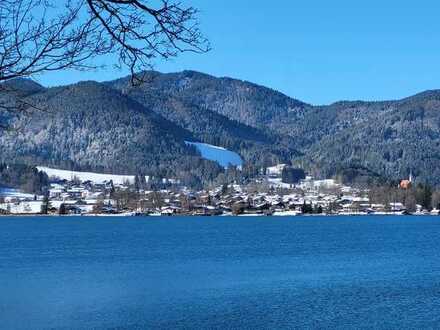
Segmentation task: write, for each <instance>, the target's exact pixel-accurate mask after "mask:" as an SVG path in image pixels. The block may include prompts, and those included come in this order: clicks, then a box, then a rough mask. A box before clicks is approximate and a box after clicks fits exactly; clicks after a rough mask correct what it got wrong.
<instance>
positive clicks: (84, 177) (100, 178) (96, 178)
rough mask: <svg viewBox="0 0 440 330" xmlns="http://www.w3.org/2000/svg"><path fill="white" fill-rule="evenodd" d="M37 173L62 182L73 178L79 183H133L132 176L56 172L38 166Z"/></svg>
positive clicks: (55, 170)
mask: <svg viewBox="0 0 440 330" xmlns="http://www.w3.org/2000/svg"><path fill="white" fill-rule="evenodd" d="M37 168H38V170H39V171H42V172H45V173H46V174H47V175H48V176H49V177H58V178H60V179H62V180H72V179H74V178H75V177H76V178H78V179H79V180H81V181H92V182H94V183H98V184H99V183H103V182H104V181H110V180H113V183H114V184H123V183H124V182H126V181H129V182H134V176H133V175H115V174H102V173H93V172H76V171H67V170H57V169H54V168H49V167H44V166H38V167H37Z"/></svg>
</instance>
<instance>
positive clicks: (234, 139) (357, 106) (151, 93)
mask: <svg viewBox="0 0 440 330" xmlns="http://www.w3.org/2000/svg"><path fill="white" fill-rule="evenodd" d="M145 78H146V79H145V83H144V84H142V85H140V86H133V85H132V84H131V77H129V76H128V77H122V78H119V79H115V80H112V81H107V82H91V81H88V82H79V83H77V84H72V85H67V86H61V87H51V88H44V87H43V90H39V91H38V90H37V91H36V92H35V93H31V95H30V96H27V98H28V99H29V101H32V102H37V103H38V104H41V105H46V106H48V105H49V108H51V109H57V107H58V108H59V109H58V110H54V111H55V113H57V114H58V116H60V113H61V114H64V115H68V118H69V120H70V121H71V122H70V125H71V124H72V123H73V122H74V123H75V126H74V129H73V130H72V127H70V126H69V125H67V127H68V128H69V129H70V131H69V132H71V134H72V136H64V137H63V138H62V139H61V140H59V141H58V140H57V137H53V139H54V141H58V145H64V146H67V145H72V146H74V147H75V146H76V147H77V151H78V154H81V155H84V154H85V155H89V156H90V150H89V149H87V148H88V147H89V146H88V144H87V143H85V144H84V143H80V142H78V141H76V140H79V141H83V142H84V141H90V139H93V138H96V136H99V138H102V139H104V140H105V141H107V142H106V143H109V145H110V146H111V148H113V149H112V150H113V153H112V152H110V151H109V150H108V149H106V147H105V146H103V145H101V144H100V143H98V142H96V141H95V142H96V143H97V145H98V147H97V150H98V151H99V150H101V152H102V151H105V152H107V153H108V154H109V155H111V157H110V156H108V157H107V158H106V160H105V161H104V160H102V161H101V163H102V164H101V165H100V166H103V168H106V170H114V171H120V169H121V168H122V164H123V163H124V162H125V163H126V164H128V167H131V168H132V169H138V170H139V171H148V170H151V169H154V170H153V172H155V173H160V175H174V176H180V177H187V173H188V172H190V173H191V178H187V179H188V181H191V180H192V179H194V177H196V176H197V172H206V173H205V174H206V175H204V176H205V177H204V178H201V177H199V178H197V180H196V181H198V182H199V183H201V182H203V181H206V180H211V179H213V178H215V177H217V176H218V175H220V174H221V172H222V170H221V169H219V168H218V167H216V164H212V163H210V162H206V161H204V160H203V159H201V157H200V154H198V153H197V151H196V150H194V149H191V148H189V147H188V146H185V145H184V142H183V141H184V140H188V139H189V140H192V141H197V142H202V143H209V144H212V145H218V146H220V147H224V148H227V149H230V150H232V151H234V152H238V153H239V154H240V155H241V156H242V157H243V159H244V160H245V164H246V165H247V166H248V167H249V166H250V167H256V168H260V167H267V166H271V165H274V164H276V163H281V162H284V163H292V164H294V165H296V166H300V167H304V168H305V169H306V170H308V171H309V173H311V174H313V175H315V176H318V177H332V176H337V175H338V173H339V172H340V171H341V169H345V168H350V167H353V168H366V169H369V170H371V171H372V172H374V173H378V174H380V175H383V176H385V177H389V178H391V179H397V178H399V177H405V176H407V175H408V173H409V171H410V170H412V171H413V173H414V174H415V175H416V176H417V177H418V179H419V180H420V181H429V182H432V183H433V184H440V179H438V178H440V172H439V171H440V170H437V168H439V169H440V159H439V157H437V156H436V155H437V153H438V151H439V150H440V149H439V148H440V111H439V110H440V90H427V91H424V92H421V93H417V94H415V95H412V96H409V97H406V98H402V99H400V100H394V101H393V100H390V101H339V102H335V103H332V104H330V105H320V106H314V105H310V104H307V103H305V102H302V101H300V100H297V99H294V98H291V97H289V96H287V95H285V94H283V93H281V92H278V91H275V90H273V89H270V88H267V87H264V86H260V85H257V84H253V83H251V82H247V81H243V80H238V79H233V78H228V77H220V78H217V77H214V76H212V75H208V74H204V73H200V72H197V71H190V70H188V71H182V72H178V73H165V74H162V73H160V72H157V71H148V72H146V73H145ZM103 88H106V93H107V94H106V93H103V94H101V92H100V91H102V89H103ZM60 91H62V93H64V94H62V95H59V92H60ZM63 98H64V100H62V99H63ZM118 99H120V100H123V101H120V102H123V104H122V105H118V102H119V101H118ZM109 100H112V101H111V102H109ZM69 109H70V110H69ZM93 109H94V110H93ZM121 109H122V110H121ZM92 110H93V111H92ZM135 110H136V111H135ZM87 111H89V113H88V112H87ZM33 116H37V117H38V115H33ZM81 116H82V117H81ZM88 116H89V117H88ZM130 116H133V118H136V120H133V119H131V120H130V119H129V117H130ZM139 116H140V117H139ZM92 118H93V120H92ZM99 118H103V119H102V120H103V121H104V123H102V124H101V125H103V126H105V127H106V129H107V130H108V131H114V132H113V133H114V134H115V135H114V136H115V137H118V136H121V135H120V134H122V136H124V138H119V140H118V141H116V140H117V139H116V140H115V139H112V138H111V137H110V136H105V137H104V136H103V135H102V132H101V133H99V132H100V131H99V127H100V125H98V126H97V127H92V125H90V123H88V121H96V120H98V119H99ZM36 119H38V118H35V117H34V120H35V122H34V123H33V125H30V126H26V125H25V123H24V122H22V121H21V120H19V119H15V120H17V121H18V122H19V123H21V124H22V125H24V126H25V127H26V128H27V129H30V130H31V131H32V129H33V131H34V132H35V131H36V128H35V127H38V129H41V128H44V120H43V119H41V118H40V119H38V120H36ZM44 119H45V120H47V121H48V122H49V123H50V120H51V119H50V118H44ZM81 120H82V122H81ZM62 123H63V121H62V120H61V119H60V118H59V117H58V118H57V125H55V126H56V129H55V131H56V132H57V134H59V135H63V131H62V127H63V125H62ZM38 125H40V126H38ZM143 125H144V126H143ZM130 126H131V128H130ZM133 128H136V129H137V130H138V131H136V129H133ZM46 131H47V128H46ZM101 131H102V129H101ZM84 132H86V133H84ZM121 132H124V133H121ZM139 132H142V134H144V136H145V137H149V138H150V140H148V139H147V141H144V140H142V138H141V136H140V133H139ZM52 133H53V132H52ZM98 133H99V134H101V135H99V134H98ZM156 133H157V134H156ZM41 134H42V133H39V134H37V135H36V136H37V138H41V136H42V135H41ZM47 134H49V133H47ZM118 134H119V135H118ZM27 137H28V138H29V139H30V141H32V139H34V140H35V138H34V137H32V136H28V135H27ZM16 138H17V139H18V140H17V141H21V142H22V140H20V138H19V137H16ZM99 138H98V139H99ZM124 139H125V140H124ZM12 140H13V139H12ZM12 140H8V141H6V140H5V138H4V137H2V139H1V140H0V148H1V149H5V148H6V147H5V144H6V146H8V145H9V146H10V145H11V144H12ZM43 140H44V139H43ZM160 141H163V143H162V144H160V145H161V149H160V152H159V151H158V150H157V148H156V147H155V146H154V144H155V143H156V144H157V143H160ZM7 142H8V143H9V144H8V143H7ZM39 142H41V140H39ZM118 143H119V144H118ZM123 143H128V144H129V145H131V146H132V147H130V148H132V149H130V148H129V149H130V152H131V154H130V153H128V152H127V151H124V149H121V148H122V145H123ZM19 145H20V146H23V147H24V146H26V148H25V150H27V152H28V153H30V154H32V152H36V153H37V154H38V153H40V154H41V153H45V154H46V157H50V155H51V153H53V152H54V150H58V149H59V147H58V146H57V145H50V143H49V144H46V151H45V152H43V150H40V149H41V148H40V149H38V148H37V149H38V150H37V151H35V148H34V149H32V148H31V147H29V146H28V145H26V144H24V145H23V144H19ZM78 145H80V147H78ZM421 146H422V147H421ZM57 148H58V149H57ZM78 148H79V149H78ZM100 148H101V149H100ZM6 149H7V148H6ZM75 150H76V149H75ZM142 150H143V151H145V150H150V151H151V152H153V153H156V155H155V156H153V155H149V156H148V157H147V156H145V155H143V151H142ZM98 151H96V150H95V151H94V152H98ZM116 151H118V152H116ZM8 152H9V153H8V155H10V156H13V151H12V150H9V151H8ZM61 154H62V156H60V155H58V156H56V157H55V159H58V160H59V161H60V164H61V163H62V162H63V161H66V162H69V161H72V163H77V162H79V163H81V162H82V163H83V164H85V166H86V167H88V166H91V165H92V164H91V160H92V159H93V157H92V158H90V157H89V156H87V157H89V158H90V159H89V160H88V161H87V162H85V161H84V158H82V159H77V158H75V155H73V154H69V153H68V152H67V149H66V150H64V151H63V152H62V153H61ZM121 154H124V155H125V156H124V162H121V161H120V162H119V165H110V164H113V163H114V159H117V158H118V155H121ZM129 154H130V155H132V156H133V157H134V159H133V160H129V159H128V158H129ZM173 154H174V155H173ZM83 157H84V156H83ZM87 157H86V158H87ZM30 158H32V157H30ZM64 158H65V159H64ZM98 159H99V157H98ZM181 159H187V160H188V159H192V161H193V164H190V162H188V163H186V161H183V163H185V165H182V164H179V160H181ZM28 160H29V159H28ZM126 164H125V165H124V166H125V167H124V168H125V169H127V165H126ZM142 164H143V165H142ZM48 165H52V166H53V165H55V164H53V163H52V164H48ZM71 166H73V165H71ZM75 166H76V165H75ZM171 167H172V168H171ZM204 169H209V170H207V171H205V170H204ZM252 171H255V169H254V170H252ZM252 171H251V172H252ZM208 172H209V173H210V174H207V173H208Z"/></svg>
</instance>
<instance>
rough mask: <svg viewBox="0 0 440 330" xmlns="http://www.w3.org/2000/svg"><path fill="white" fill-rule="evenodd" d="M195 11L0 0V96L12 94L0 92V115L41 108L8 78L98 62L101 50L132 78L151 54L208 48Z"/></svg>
mask: <svg viewBox="0 0 440 330" xmlns="http://www.w3.org/2000/svg"><path fill="white" fill-rule="evenodd" d="M197 14H198V11H197V10H196V9H195V8H193V7H187V6H184V5H183V4H182V3H181V2H178V1H175V0H155V1H153V0H0V96H1V95H2V94H3V95H5V94H10V95H14V98H12V99H13V101H11V98H9V97H8V95H6V97H0V116H1V113H12V112H14V111H15V112H23V111H26V110H29V109H33V110H35V109H37V110H44V109H41V108H39V107H37V106H35V105H33V104H31V103H30V102H28V101H26V100H25V98H20V97H18V96H17V95H16V93H15V91H14V90H11V89H10V88H8V87H7V86H6V85H5V84H4V83H5V82H7V81H9V80H11V79H15V78H23V77H33V76H35V75H38V74H42V73H45V72H50V71H59V70H64V69H77V70H89V69H97V68H101V67H103V65H100V64H98V61H97V58H98V57H104V56H105V59H106V62H110V64H113V65H115V66H116V67H118V68H122V67H126V68H128V69H129V70H130V72H131V76H132V82H133V83H136V82H139V81H143V75H142V74H141V73H142V72H143V71H144V70H146V69H151V68H152V66H153V64H154V61H155V60H156V59H165V60H167V59H170V58H173V57H176V56H178V55H179V54H180V53H184V52H195V53H204V52H207V51H209V50H210V45H209V42H208V40H207V39H205V38H204V37H203V35H202V34H201V32H200V30H199V27H198V21H197ZM109 59H110V60H109ZM5 100H6V101H5ZM0 125H2V124H0Z"/></svg>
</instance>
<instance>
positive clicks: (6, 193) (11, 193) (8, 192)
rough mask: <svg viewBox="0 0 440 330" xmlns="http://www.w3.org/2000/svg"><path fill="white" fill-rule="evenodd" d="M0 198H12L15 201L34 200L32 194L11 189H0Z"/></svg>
mask: <svg viewBox="0 0 440 330" xmlns="http://www.w3.org/2000/svg"><path fill="white" fill-rule="evenodd" d="M0 197H13V198H17V199H26V198H27V199H29V198H34V195H33V194H26V193H23V192H21V191H20V190H18V189H13V188H0Z"/></svg>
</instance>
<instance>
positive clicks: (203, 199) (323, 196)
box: [0, 164, 439, 216]
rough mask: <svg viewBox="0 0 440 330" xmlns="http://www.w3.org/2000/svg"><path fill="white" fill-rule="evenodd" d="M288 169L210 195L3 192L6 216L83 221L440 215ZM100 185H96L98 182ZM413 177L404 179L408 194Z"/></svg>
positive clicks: (75, 184) (170, 187) (81, 186)
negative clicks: (292, 174) (290, 178)
mask: <svg viewBox="0 0 440 330" xmlns="http://www.w3.org/2000/svg"><path fill="white" fill-rule="evenodd" d="M284 166H285V165H282V164H281V165H277V166H274V167H271V168H268V169H267V171H266V173H265V175H263V176H261V177H259V178H257V179H254V180H252V181H250V182H248V183H247V184H245V185H239V184H229V185H226V184H224V185H222V186H219V187H213V188H212V189H209V190H202V191H191V190H190V189H188V188H186V187H182V186H180V185H179V184H178V182H172V181H164V187H163V188H161V189H158V190H145V189H139V188H135V187H134V185H133V184H132V183H130V181H129V180H128V179H127V178H125V180H124V181H121V180H119V181H118V180H115V181H116V182H114V181H113V180H112V179H110V180H105V179H104V178H105V176H104V175H101V174H100V175H101V176H102V177H101V180H100V181H99V182H94V181H92V180H86V178H87V176H84V175H83V176H82V177H81V178H80V177H78V176H76V175H73V174H72V177H71V179H66V178H64V179H61V178H59V177H57V176H52V177H51V181H50V182H51V183H50V187H49V189H48V190H47V194H45V195H34V194H26V193H22V192H20V191H17V190H15V189H3V190H2V191H1V194H0V213H1V214H2V215H82V216H112V215H116V216H136V215H137V216H173V215H180V216H186V215H187V216H189V215H196V216H220V215H225V216H227V215H240V216H296V215H372V214H377V215H387V214H390V215H406V214H416V215H438V214H439V210H438V209H437V208H433V209H432V210H428V209H424V208H423V207H422V205H418V204H417V205H415V210H413V211H411V212H410V211H409V210H407V208H406V207H405V204H404V203H402V201H400V200H397V199H396V200H392V201H389V202H386V203H375V202H374V201H373V200H372V198H371V192H370V190H369V189H360V188H354V187H350V186H346V185H343V184H341V183H338V182H337V181H336V180H335V179H327V180H315V179H314V178H313V177H311V176H306V177H305V178H303V179H301V180H299V181H298V183H296V184H292V183H285V182H283V179H282V175H281V174H282V171H283V168H284ZM95 181H96V180H95ZM411 182H412V178H410V179H409V180H403V181H402V182H401V184H400V186H401V188H402V189H408V188H409V186H410V185H411Z"/></svg>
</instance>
